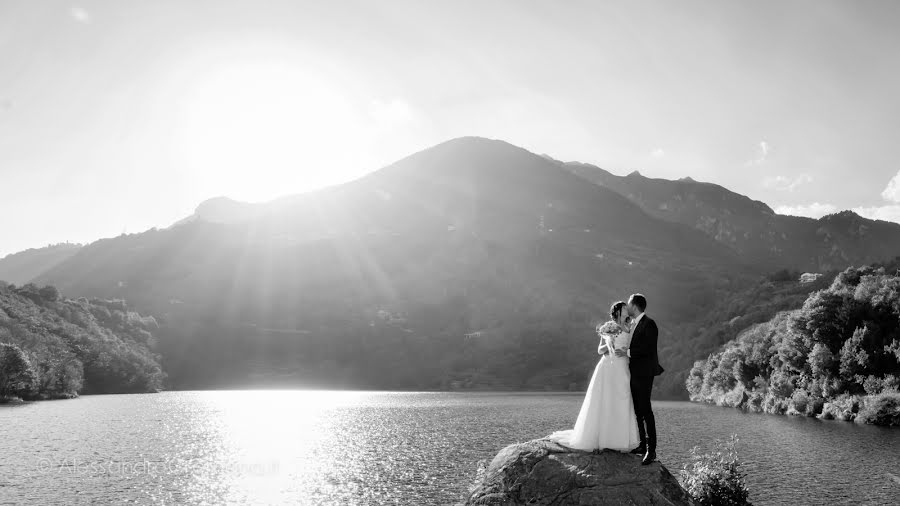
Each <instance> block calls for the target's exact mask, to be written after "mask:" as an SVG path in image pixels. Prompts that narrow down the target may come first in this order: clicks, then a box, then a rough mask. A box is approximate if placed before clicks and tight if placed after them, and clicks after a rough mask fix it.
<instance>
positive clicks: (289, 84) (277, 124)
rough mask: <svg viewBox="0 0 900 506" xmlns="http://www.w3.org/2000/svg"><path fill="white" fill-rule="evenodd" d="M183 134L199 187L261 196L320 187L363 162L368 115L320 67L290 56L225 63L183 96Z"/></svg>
mask: <svg viewBox="0 0 900 506" xmlns="http://www.w3.org/2000/svg"><path fill="white" fill-rule="evenodd" d="M183 112H184V114H183V117H182V120H181V125H180V129H179V132H178V135H179V138H180V139H179V140H180V146H181V154H182V157H183V162H184V163H185V169H186V171H187V172H188V174H190V179H191V180H192V181H191V182H192V184H194V185H195V186H196V187H197V189H198V190H202V191H203V192H204V193H206V194H208V195H210V196H213V195H226V196H229V197H232V198H236V199H239V200H246V201H262V200H268V199H271V198H275V197H277V196H280V195H284V194H288V193H297V192H301V191H306V190H310V189H314V188H318V187H321V186H324V185H327V184H331V183H333V182H335V180H337V179H340V173H341V172H343V171H347V170H350V169H352V166H353V165H354V164H358V163H360V161H359V160H358V159H357V158H356V157H354V156H353V149H352V147H353V146H355V145H358V144H360V143H361V142H362V141H363V139H362V136H363V128H364V124H363V123H364V120H365V118H363V117H361V115H360V114H359V113H358V112H357V111H356V110H355V108H354V106H353V104H352V102H351V101H350V100H349V99H348V98H347V97H346V96H345V95H344V94H342V93H341V91H340V89H339V87H337V86H335V84H334V83H331V82H328V81H327V79H325V78H324V77H323V76H322V75H320V74H319V73H318V72H316V70H315V69H310V68H304V67H303V66H300V65H296V64H290V63H287V62H240V63H233V64H223V65H219V66H218V67H216V68H214V69H211V70H209V71H207V72H206V73H205V74H203V75H200V76H197V77H196V78H195V82H194V83H193V85H192V86H190V89H189V90H188V92H187V93H186V94H185V98H184V103H183Z"/></svg>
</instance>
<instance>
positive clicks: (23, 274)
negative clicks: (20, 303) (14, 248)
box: [0, 243, 81, 285]
mask: <svg viewBox="0 0 900 506" xmlns="http://www.w3.org/2000/svg"><path fill="white" fill-rule="evenodd" d="M80 248H81V245H80V244H70V243H60V244H53V245H50V246H46V247H44V248H32V249H27V250H25V251H20V252H18V253H13V254H10V255H6V256H5V257H3V258H0V280H3V281H6V282H8V283H14V284H17V285H19V284H24V283H27V282H29V281H31V280H32V279H34V278H35V277H36V276H38V275H39V274H41V273H42V272H45V271H47V270H48V269H50V268H52V267H54V266H56V265H58V264H60V263H62V262H63V261H64V260H66V259H68V258H69V257H71V256H72V255H74V254H75V253H77V252H78V250H79V249H80Z"/></svg>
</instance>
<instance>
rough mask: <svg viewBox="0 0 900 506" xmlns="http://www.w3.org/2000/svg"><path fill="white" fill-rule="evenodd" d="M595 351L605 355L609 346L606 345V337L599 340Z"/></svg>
mask: <svg viewBox="0 0 900 506" xmlns="http://www.w3.org/2000/svg"><path fill="white" fill-rule="evenodd" d="M597 353H599V354H600V355H606V354H607V353H609V346H607V345H606V339H604V340H602V341H600V346H598V347H597Z"/></svg>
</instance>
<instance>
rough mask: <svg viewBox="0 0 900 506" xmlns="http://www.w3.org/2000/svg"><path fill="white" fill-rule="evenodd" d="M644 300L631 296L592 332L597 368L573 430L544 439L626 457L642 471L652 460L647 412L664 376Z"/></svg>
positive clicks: (651, 424)
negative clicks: (636, 460)
mask: <svg viewBox="0 0 900 506" xmlns="http://www.w3.org/2000/svg"><path fill="white" fill-rule="evenodd" d="M646 310H647V299H646V298H645V297H644V296H643V295H641V294H634V295H632V296H631V297H630V298H629V299H628V302H627V303H625V302H621V301H620V302H616V303H614V304H613V305H612V308H610V318H611V320H610V321H608V322H606V323H604V324H603V325H599V326H598V327H597V334H598V335H599V336H600V346H599V348H598V350H597V351H598V353H599V354H600V355H601V358H600V362H599V363H598V364H597V367H596V368H595V369H594V375H593V376H592V377H591V383H590V385H589V386H588V389H587V394H586V395H585V397H584V402H583V403H582V405H581V411H580V412H579V413H578V420H577V421H576V422H575V428H574V429H571V430H565V431H559V432H554V433H553V434H551V435H550V436H549V439H551V440H553V441H556V442H558V443H560V444H562V445H563V446H567V447H570V448H575V449H579V450H602V449H611V450H617V451H630V452H631V453H635V454H639V455H641V457H642V459H643V460H642V463H643V464H644V465H647V464H650V463H651V462H653V461H654V460H656V420H655V419H654V418H653V410H652V409H651V407H650V392H651V390H653V378H654V377H655V376H659V375H660V374H662V372H663V368H662V367H661V366H660V365H659V358H658V356H657V351H656V342H657V339H658V337H659V330H658V329H657V327H656V322H654V321H653V320H652V319H651V318H650V317H649V316H647V315H646V314H645V311H646Z"/></svg>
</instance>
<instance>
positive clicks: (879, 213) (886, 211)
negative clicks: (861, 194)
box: [853, 204, 900, 223]
mask: <svg viewBox="0 0 900 506" xmlns="http://www.w3.org/2000/svg"><path fill="white" fill-rule="evenodd" d="M853 212H854V213H856V214H858V215H860V216H862V217H863V218H869V219H870V220H882V221H893V222H894V223H900V205H896V204H892V205H887V206H875V207H854V208H853Z"/></svg>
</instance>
